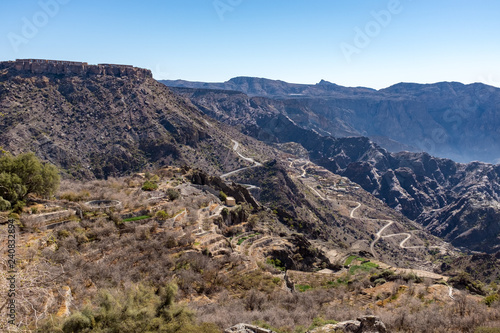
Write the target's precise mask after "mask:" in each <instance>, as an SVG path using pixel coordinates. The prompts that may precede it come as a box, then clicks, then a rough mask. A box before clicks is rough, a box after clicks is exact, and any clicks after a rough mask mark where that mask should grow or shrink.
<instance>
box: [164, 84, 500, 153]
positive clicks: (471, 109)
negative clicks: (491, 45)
mask: <svg viewBox="0 0 500 333" xmlns="http://www.w3.org/2000/svg"><path fill="white" fill-rule="evenodd" d="M162 82H164V83H165V84H166V85H168V86H172V87H185V88H198V89H223V90H234V91H239V92H243V93H244V94H247V95H248V96H250V97H266V99H265V100H262V99H259V98H250V99H249V102H251V103H253V104H257V105H263V104H264V107H265V108H266V109H274V110H275V111H276V112H279V113H281V114H283V115H285V116H287V117H289V118H291V119H292V120H293V121H294V122H296V123H297V124H298V125H299V126H301V127H303V128H306V129H314V130H316V131H318V132H319V133H322V134H325V135H332V136H335V137H344V136H367V137H369V138H371V139H372V141H374V142H377V143H379V144H380V145H381V146H382V147H384V148H386V149H388V150H390V151H393V152H397V151H401V150H408V151H426V152H428V153H430V154H431V155H434V156H440V157H446V158H451V159H453V160H455V161H458V162H469V161H474V160H479V161H485V162H494V161H497V160H498V158H500V144H499V142H500V140H499V133H498V131H497V129H498V127H499V125H500V119H499V118H498V116H497V115H496V110H497V108H498V105H499V104H500V89H498V88H494V87H491V86H487V85H484V84H479V83H477V84H469V85H463V84H461V83H457V82H441V83H436V84H411V83H400V84H397V85H394V86H392V87H389V88H386V89H382V90H379V91H376V90H373V89H368V88H347V87H341V86H338V85H335V84H333V83H330V82H326V81H321V82H320V83H318V84H316V85H304V84H289V83H286V82H283V81H274V80H267V79H259V78H248V77H239V78H234V79H231V80H229V81H227V82H225V83H197V82H186V81H162ZM233 97H234V95H233Z"/></svg>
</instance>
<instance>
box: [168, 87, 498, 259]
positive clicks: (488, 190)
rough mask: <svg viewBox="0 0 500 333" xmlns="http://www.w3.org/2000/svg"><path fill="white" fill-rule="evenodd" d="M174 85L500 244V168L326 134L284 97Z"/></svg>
mask: <svg viewBox="0 0 500 333" xmlns="http://www.w3.org/2000/svg"><path fill="white" fill-rule="evenodd" d="M175 91H176V92H178V93H181V94H183V95H184V96H187V97H189V98H190V99H191V100H192V101H193V103H194V104H195V105H197V106H198V107H199V108H200V110H202V111H203V112H205V113H207V114H209V115H211V116H213V117H216V118H217V119H219V120H221V121H224V122H228V123H239V124H241V125H240V128H241V130H242V132H244V133H246V134H249V135H252V136H253V137H255V138H258V139H259V140H262V141H265V142H268V143H285V142H296V143H299V144H300V145H302V146H303V147H304V148H305V149H306V150H307V151H308V153H309V156H310V159H311V160H312V161H313V162H315V163H316V164H318V165H321V166H323V167H325V168H327V169H328V170H330V171H332V172H335V173H337V174H341V175H343V176H346V177H348V178H349V179H351V180H352V181H354V182H356V183H358V184H359V185H360V186H362V187H363V189H365V190H366V191H368V192H370V193H372V194H374V195H376V196H377V197H378V198H380V199H382V200H384V201H385V202H386V203H387V204H388V205H389V206H390V207H392V208H394V209H396V210H399V211H401V212H402V213H403V214H404V215H405V216H407V217H408V218H410V219H414V220H416V221H418V222H420V223H422V224H423V225H424V226H426V228H428V229H429V230H430V231H432V232H433V233H434V234H436V235H439V236H441V237H443V238H445V239H446V240H448V241H450V242H452V243H453V244H454V245H455V246H467V247H468V248H470V249H473V250H477V251H488V252H495V251H498V250H500V231H499V230H498V229H499V226H500V221H499V220H498V219H496V216H497V215H498V212H500V205H499V202H500V178H499V175H500V173H499V167H498V166H494V165H491V164H486V163H479V162H473V163H469V164H461V163H456V162H454V161H452V160H449V159H443V158H436V157H432V156H431V155H429V154H427V153H410V152H402V153H389V152H388V151H386V150H385V149H383V148H380V147H379V146H378V145H377V144H375V143H373V142H372V141H370V140H369V139H368V138H366V137H348V138H334V137H332V136H329V135H326V136H325V135H321V134H319V133H318V132H317V131H314V130H309V129H306V128H304V127H303V126H301V125H300V124H299V123H297V121H295V120H293V119H292V117H291V116H288V115H287V114H289V113H284V112H283V110H285V109H286V107H285V106H284V103H285V101H281V100H280V101H274V100H268V99H265V98H249V97H245V95H244V94H238V93H235V92H231V93H227V94H224V92H223V91H217V92H216V93H214V94H211V93H210V91H209V90H203V91H200V90H187V89H184V90H182V89H176V90H175ZM338 126H343V123H340V124H338ZM344 128H347V127H344Z"/></svg>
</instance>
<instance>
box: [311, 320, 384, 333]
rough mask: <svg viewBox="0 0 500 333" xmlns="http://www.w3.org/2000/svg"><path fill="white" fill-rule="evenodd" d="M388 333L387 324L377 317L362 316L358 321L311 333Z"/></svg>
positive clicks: (319, 328)
mask: <svg viewBox="0 0 500 333" xmlns="http://www.w3.org/2000/svg"><path fill="white" fill-rule="evenodd" d="M328 332H344V333H387V328H386V327H385V324H384V323H383V322H382V321H381V320H380V318H379V317H377V316H362V317H359V318H358V319H357V320H348V321H343V322H340V323H337V324H328V325H325V326H322V327H318V328H316V329H314V330H312V331H309V333H328Z"/></svg>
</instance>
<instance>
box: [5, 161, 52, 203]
mask: <svg viewBox="0 0 500 333" xmlns="http://www.w3.org/2000/svg"><path fill="white" fill-rule="evenodd" d="M59 182H60V177H59V174H58V170H57V168H56V167H55V166H54V165H52V164H49V163H43V162H41V161H40V160H39V159H38V158H37V157H36V156H35V154H33V153H26V154H21V155H18V156H13V155H11V154H9V153H5V154H3V155H2V156H1V157H0V201H2V202H3V200H5V201H8V202H9V203H10V204H11V206H15V205H16V204H17V203H19V202H22V201H23V200H24V199H25V198H26V197H27V195H28V194H30V193H32V194H36V195H40V196H45V197H47V196H50V195H53V194H54V193H55V191H56V190H57V188H58V186H59ZM0 206H1V207H0V208H3V209H8V205H7V204H5V203H3V204H2V205H0Z"/></svg>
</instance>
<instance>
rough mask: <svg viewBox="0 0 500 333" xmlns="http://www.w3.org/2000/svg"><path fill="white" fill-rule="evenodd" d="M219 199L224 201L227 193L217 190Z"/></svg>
mask: <svg viewBox="0 0 500 333" xmlns="http://www.w3.org/2000/svg"><path fill="white" fill-rule="evenodd" d="M219 199H220V200H221V201H222V202H225V201H226V199H227V194H226V193H224V192H222V191H220V192H219Z"/></svg>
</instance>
